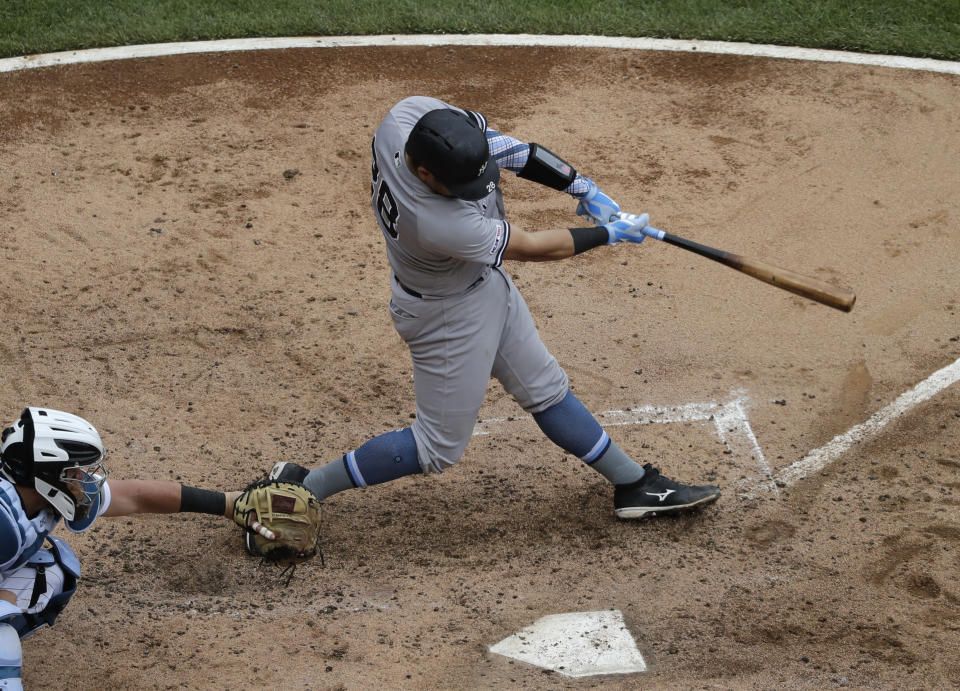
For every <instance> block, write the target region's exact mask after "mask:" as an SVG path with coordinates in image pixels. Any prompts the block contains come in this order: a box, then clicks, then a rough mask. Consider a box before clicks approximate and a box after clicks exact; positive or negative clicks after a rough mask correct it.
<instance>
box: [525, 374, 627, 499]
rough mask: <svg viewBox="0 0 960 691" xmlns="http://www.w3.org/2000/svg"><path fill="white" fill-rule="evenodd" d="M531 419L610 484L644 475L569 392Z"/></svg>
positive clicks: (548, 436)
mask: <svg viewBox="0 0 960 691" xmlns="http://www.w3.org/2000/svg"><path fill="white" fill-rule="evenodd" d="M533 419H534V420H536V422H537V424H538V425H539V426H540V429H541V430H543V433H544V434H546V435H547V438H548V439H550V441H552V442H553V443H554V444H556V445H557V446H559V447H560V448H561V449H563V450H564V451H566V452H567V453H572V454H573V455H574V456H577V457H578V458H579V459H580V460H581V461H583V462H584V463H586V464H587V465H588V466H590V467H591V468H593V469H594V470H596V471H597V472H598V473H600V474H601V475H603V476H604V477H605V478H607V479H608V480H609V481H610V482H612V483H613V484H615V485H625V484H629V483H631V482H636V481H637V480H639V479H640V478H641V477H643V473H644V471H643V466H641V465H640V464H639V463H637V462H636V461H634V460H633V459H632V458H630V457H629V456H628V455H627V454H625V453H624V452H623V450H622V449H620V447H619V446H617V445H616V444H614V443H613V440H611V439H610V436H609V435H608V434H607V433H606V432H605V431H604V430H603V428H602V427H601V426H600V423H599V422H597V420H596V418H594V417H593V415H591V414H590V411H589V410H587V409H586V407H585V406H584V405H583V403H581V402H580V399H578V398H577V397H576V396H574V395H573V392H572V391H568V392H567V395H566V396H565V397H564V398H563V400H562V401H560V402H559V403H557V404H556V405H554V406H552V407H550V408H547V409H546V410H544V411H543V412H540V413H536V414H535V415H534V416H533Z"/></svg>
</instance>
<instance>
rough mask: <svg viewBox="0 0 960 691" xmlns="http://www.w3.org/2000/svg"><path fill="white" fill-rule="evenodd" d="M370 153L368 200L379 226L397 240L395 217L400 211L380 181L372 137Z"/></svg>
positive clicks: (374, 143) (375, 141)
mask: <svg viewBox="0 0 960 691" xmlns="http://www.w3.org/2000/svg"><path fill="white" fill-rule="evenodd" d="M370 149H371V151H370V153H371V156H372V159H373V166H372V169H371V171H370V198H371V203H372V204H373V208H374V209H376V211H377V217H378V218H379V219H380V225H381V226H382V227H383V229H384V230H385V231H387V233H388V234H389V235H390V237H392V238H394V239H396V238H397V217H398V216H399V215H400V211H399V210H398V209H397V202H396V201H395V200H394V198H393V193H392V192H390V187H389V186H388V185H387V181H386V180H381V179H380V166H379V165H377V139H376V137H374V139H373V141H372V142H371V143H370Z"/></svg>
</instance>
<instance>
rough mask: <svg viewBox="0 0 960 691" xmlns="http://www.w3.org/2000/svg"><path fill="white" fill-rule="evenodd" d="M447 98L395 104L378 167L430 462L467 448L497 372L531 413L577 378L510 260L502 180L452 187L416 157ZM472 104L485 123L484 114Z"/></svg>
mask: <svg viewBox="0 0 960 691" xmlns="http://www.w3.org/2000/svg"><path fill="white" fill-rule="evenodd" d="M437 108H453V106H450V105H448V104H446V103H444V102H443V101H440V100H437V99H434V98H428V97H424V96H414V97H411V98H407V99H404V100H403V101H401V102H400V103H398V104H397V105H396V106H394V107H393V108H392V109H391V110H390V112H389V113H388V114H387V116H386V117H385V118H384V120H383V122H382V123H381V125H380V127H379V128H378V129H377V132H376V134H375V136H374V140H373V145H372V153H373V165H372V171H371V172H372V178H371V203H372V205H373V210H374V215H375V217H376V219H377V223H378V224H379V226H380V230H381V231H382V232H383V237H384V239H385V242H386V250H387V257H388V259H389V261H390V266H391V268H392V270H393V280H391V285H392V298H391V301H390V312H391V316H392V318H393V322H394V326H395V327H396V329H397V332H398V333H399V334H400V337H401V338H403V340H404V341H405V342H406V343H407V345H408V346H409V348H410V354H411V357H412V359H413V367H414V386H415V390H416V397H417V418H416V421H415V422H414V424H413V425H412V430H413V434H414V437H415V439H416V441H417V452H418V455H419V458H420V464H421V466H422V468H423V470H424V472H440V471H442V470H443V469H444V468H445V467H447V466H450V465H452V464H453V463H456V462H457V461H458V460H459V459H460V456H461V455H462V454H463V451H464V449H465V448H466V446H467V443H468V442H469V441H470V437H471V435H472V432H473V427H474V424H475V423H476V419H477V413H478V412H479V410H480V406H481V405H482V403H483V399H484V396H485V395H486V390H487V385H488V383H489V379H490V376H491V375H493V376H495V377H496V378H497V379H498V380H500V382H501V383H502V384H503V386H504V388H505V389H506V390H507V391H508V392H509V393H510V394H511V395H512V396H513V397H514V398H515V399H516V401H517V402H518V403H519V404H520V405H521V406H522V407H523V408H524V409H525V410H527V411H528V412H530V413H537V412H540V411H542V410H546V409H547V408H549V407H551V406H552V405H555V404H556V403H558V402H560V401H561V400H562V399H563V397H564V396H565V395H566V392H567V386H568V382H567V376H566V374H565V373H564V371H563V370H562V369H561V368H560V366H559V365H558V364H557V361H556V359H554V357H553V356H552V355H550V353H549V352H548V351H547V349H546V347H545V346H544V344H543V342H542V341H541V340H540V336H539V334H538V333H537V330H536V326H535V325H534V322H533V318H532V317H531V315H530V312H529V310H528V309H527V305H526V303H525V302H524V300H523V297H522V296H521V295H520V293H519V291H518V290H517V289H516V287H515V286H514V285H513V282H512V281H511V280H510V278H509V276H507V275H506V273H505V272H503V271H502V270H500V269H499V267H500V264H501V263H502V261H503V253H504V250H505V249H506V246H507V243H508V242H509V240H510V224H509V223H508V222H507V221H506V219H505V214H504V207H503V197H502V193H501V191H500V188H499V186H497V187H496V189H494V190H493V191H491V193H490V194H488V195H487V196H486V197H485V198H483V199H481V200H479V201H465V200H462V199H456V198H450V197H445V196H443V195H440V194H437V193H435V192H433V191H432V190H431V189H430V188H429V187H428V186H427V185H426V184H425V183H424V182H423V181H421V180H420V179H419V178H418V177H417V176H416V175H415V174H414V173H413V171H411V170H410V169H409V167H408V166H407V165H406V161H405V158H404V147H405V144H406V141H407V137H408V136H409V134H410V131H411V130H412V129H413V127H414V125H415V124H416V123H417V121H418V120H419V119H420V118H421V117H422V116H423V115H424V114H426V113H427V112H429V111H431V110H434V109H437ZM454 109H455V110H460V109H457V108H454ZM461 112H466V113H467V114H468V115H470V116H471V117H472V118H474V120H475V121H476V122H477V124H478V125H479V126H480V127H481V128H484V129H485V127H486V121H485V120H484V118H483V117H482V116H481V115H479V114H476V113H472V112H470V111H461Z"/></svg>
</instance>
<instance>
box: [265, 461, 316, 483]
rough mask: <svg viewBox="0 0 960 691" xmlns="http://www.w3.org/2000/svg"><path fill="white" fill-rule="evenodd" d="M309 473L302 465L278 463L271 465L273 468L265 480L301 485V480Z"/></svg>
mask: <svg viewBox="0 0 960 691" xmlns="http://www.w3.org/2000/svg"><path fill="white" fill-rule="evenodd" d="M309 472H310V471H309V470H308V469H307V468H304V467H303V466H302V465H297V464H296V463H290V462H289V461H280V462H279V463H274V464H273V467H272V468H271V469H270V474H269V475H267V479H269V480H279V481H280V482H297V483H299V484H301V485H302V484H303V479H304V478H305V477H307V473H309Z"/></svg>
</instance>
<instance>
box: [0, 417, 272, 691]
mask: <svg viewBox="0 0 960 691" xmlns="http://www.w3.org/2000/svg"><path fill="white" fill-rule="evenodd" d="M105 454H106V449H105V447H104V444H103V441H102V440H101V438H100V434H99V433H98V432H97V430H96V429H95V428H94V427H93V425H91V424H90V423H89V422H87V421H86V420H84V419H83V418H81V417H77V416H76V415H71V414H70V413H65V412H63V411H60V410H53V409H52V408H41V407H32V406H31V407H28V408H25V409H24V410H23V412H22V413H21V415H20V417H19V418H18V419H16V420H14V422H13V423H12V424H11V425H9V426H8V427H6V428H5V429H4V430H3V433H2V442H0V689H4V690H14V691H15V690H18V689H22V688H23V682H22V668H23V648H22V645H21V642H20V641H21V640H23V639H26V638H28V637H29V636H31V635H33V634H34V633H36V632H37V631H38V630H40V629H43V628H45V627H48V626H53V624H54V622H55V621H56V619H57V617H58V616H59V615H60V612H61V611H62V610H63V609H64V608H65V607H66V606H67V604H68V602H69V601H70V598H71V597H73V595H74V593H75V592H76V591H77V588H78V586H79V584H80V581H81V571H80V559H79V558H78V557H77V555H76V554H75V553H74V551H73V549H72V548H71V547H70V543H69V542H67V540H65V539H63V538H62V537H58V536H56V535H53V532H54V530H56V529H57V527H58V526H59V525H60V523H61V522H62V523H64V524H65V525H66V527H67V530H68V531H70V532H72V533H82V532H84V531H86V530H87V528H89V527H90V526H91V525H92V524H93V523H94V522H95V521H96V520H97V519H99V518H100V517H104V518H110V517H114V516H129V515H131V514H139V513H156V514H159V513H164V514H166V513H180V512H192V513H205V514H210V515H214V516H223V517H224V519H226V520H229V519H231V518H232V517H233V515H234V506H233V505H234V501H235V500H236V498H237V497H238V496H239V495H240V494H241V493H240V492H238V491H233V492H220V491H214V490H209V489H201V488H198V487H190V486H187V485H181V484H179V483H177V482H169V481H163V480H119V479H114V478H113V477H110V479H109V480H108V479H107V468H106V466H105V465H104V464H103V459H104V455H105ZM268 505H269V504H268ZM261 515H262V514H261Z"/></svg>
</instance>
